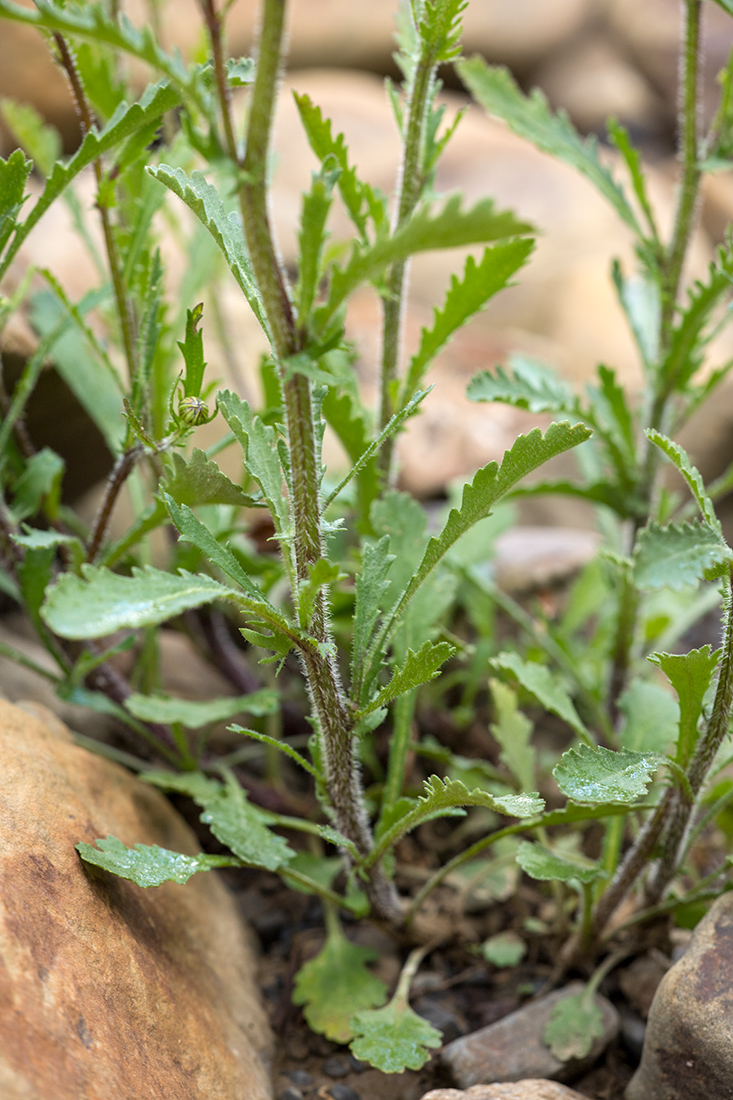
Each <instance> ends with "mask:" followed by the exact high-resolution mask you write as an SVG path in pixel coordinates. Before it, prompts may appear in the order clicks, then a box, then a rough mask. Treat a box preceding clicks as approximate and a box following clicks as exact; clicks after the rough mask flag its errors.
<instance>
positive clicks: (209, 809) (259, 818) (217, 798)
mask: <svg viewBox="0 0 733 1100" xmlns="http://www.w3.org/2000/svg"><path fill="white" fill-rule="evenodd" d="M141 778H142V779H144V780H145V781H146V782H148V783H154V784H155V785H156V786H157V787H162V788H163V789H164V790H169V791H179V792H180V793H181V794H187V795H189V797H190V798H192V799H193V800H194V802H195V803H196V804H197V805H198V806H200V807H201V809H202V810H203V812H202V814H201V820H202V821H203V823H204V824H205V825H208V826H209V828H210V829H211V831H212V833H213V834H214V836H215V837H216V839H217V840H220V841H221V843H222V844H225V845H226V846H227V848H229V850H230V851H232V852H233V853H234V855H235V856H237V858H238V859H240V860H241V861H242V863H245V864H247V866H248V867H263V868H264V869H265V870H267V871H277V869H278V868H279V867H282V866H283V865H284V864H286V863H287V862H288V861H289V860H290V859H292V858H293V855H294V854H295V853H294V852H293V849H292V848H291V847H290V846H289V845H288V843H287V841H286V840H285V839H284V837H281V836H278V835H277V834H276V833H273V832H271V830H270V829H268V827H267V814H266V813H264V812H263V811H262V810H260V809H259V808H258V807H257V806H253V805H252V804H251V803H250V802H249V801H248V800H247V795H246V792H245V791H243V790H242V788H241V787H240V785H239V783H237V781H236V779H234V777H233V776H231V775H230V776H227V783H226V786H222V784H221V783H219V782H217V781H216V780H214V779H209V778H207V777H206V776H204V775H202V774H201V773H200V772H193V773H190V774H183V775H174V774H173V773H172V772H161V771H156V772H144V773H143V775H142V776H141Z"/></svg>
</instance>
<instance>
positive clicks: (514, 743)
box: [489, 680, 536, 791]
mask: <svg viewBox="0 0 733 1100" xmlns="http://www.w3.org/2000/svg"><path fill="white" fill-rule="evenodd" d="M489 686H490V688H491V699H492V702H493V704H494V711H495V714H496V721H495V722H492V724H491V725H490V726H489V729H490V730H491V732H492V734H493V735H494V737H495V738H496V740H497V741H498V742H499V744H500V745H501V752H500V753H499V759H500V760H501V762H502V763H503V764H505V765H506V767H507V768H508V769H509V771H510V772H511V773H512V775H513V776H514V778H515V779H516V781H517V784H518V786H519V789H520V791H529V790H531V789H532V787H533V786H534V782H535V780H534V769H535V757H536V753H535V750H534V749H533V748H532V746H531V744H530V738H531V736H532V729H533V726H532V723H531V722H530V720H529V719H528V718H527V717H526V716H525V715H524V714H522V712H521V710H519V709H518V707H517V696H516V694H515V692H513V691H512V689H511V688H510V687H508V686H507V685H506V684H503V683H502V682H501V680H490V681H489Z"/></svg>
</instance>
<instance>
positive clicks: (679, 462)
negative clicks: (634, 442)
mask: <svg viewBox="0 0 733 1100" xmlns="http://www.w3.org/2000/svg"><path fill="white" fill-rule="evenodd" d="M645 434H646V437H647V439H650V440H651V442H652V443H654V444H655V446H657V447H659V449H660V451H664V453H665V454H666V456H667V458H668V459H669V460H670V462H672V463H673V464H674V465H675V466H676V467H677V469H678V470H679V472H680V473H681V474H682V476H683V478H684V479H685V481H686V482H687V486H688V488H689V490H690V492H691V493H692V495H693V496H694V498H695V500H696V501H697V506H698V508H699V509H700V513H701V515H702V518H703V520H704V521H705V522H706V523H707V524H709V525H710V527H713V528H714V529H715V530H716V531H720V530H721V527H720V521H719V520H718V517H717V516H716V514H715V509H714V508H713V502H712V501H711V499H710V497H709V496H708V494H707V491H706V489H705V482H704V481H703V479H702V475H701V473H700V471H699V470H698V469H697V467H696V466H693V465H692V463H691V462H690V457H689V455H688V454H687V452H686V451H685V450H684V449H683V448H682V447H680V445H679V443H675V442H674V441H673V440H672V439H668V438H667V436H666V435H662V433H661V432H655V431H652V430H651V429H649V430H647V431H646V433H645Z"/></svg>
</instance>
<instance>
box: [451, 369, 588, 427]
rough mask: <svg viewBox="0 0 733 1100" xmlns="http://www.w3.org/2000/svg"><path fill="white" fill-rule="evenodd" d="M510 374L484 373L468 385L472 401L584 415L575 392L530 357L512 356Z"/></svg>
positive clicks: (505, 372) (496, 370)
mask: <svg viewBox="0 0 733 1100" xmlns="http://www.w3.org/2000/svg"><path fill="white" fill-rule="evenodd" d="M509 366H510V370H509V371H506V370H504V368H503V367H502V366H496V367H495V368H494V372H493V373H492V372H490V371H482V372H481V373H480V374H477V375H476V376H475V377H474V378H472V379H471V381H470V382H469V384H468V388H467V390H466V397H467V398H468V400H469V401H501V402H502V403H503V404H505V405H513V406H514V407H515V408H517V409H528V410H529V411H530V412H535V413H542V412H551V413H556V412H560V413H569V414H570V415H571V416H578V415H580V410H579V405H578V399H577V397H576V396H575V394H574V393H573V391H572V388H571V387H570V386H569V385H568V384H567V382H564V381H563V380H562V379H561V378H559V377H558V376H557V375H556V374H555V373H554V371H552V370H550V368H549V367H547V366H545V365H544V364H543V363H540V362H538V361H537V360H536V359H531V358H530V357H529V356H527V355H516V354H515V355H512V356H511V358H510V360H509Z"/></svg>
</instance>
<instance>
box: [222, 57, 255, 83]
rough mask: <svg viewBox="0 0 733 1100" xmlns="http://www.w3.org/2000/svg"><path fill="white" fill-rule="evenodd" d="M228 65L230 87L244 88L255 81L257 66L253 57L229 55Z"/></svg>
mask: <svg viewBox="0 0 733 1100" xmlns="http://www.w3.org/2000/svg"><path fill="white" fill-rule="evenodd" d="M226 67H227V84H228V85H229V87H230V88H243V87H244V86H245V85H247V84H253V83H254V78H255V73H256V71H257V66H256V64H255V62H254V60H253V59H252V58H251V57H228V58H227V61H226Z"/></svg>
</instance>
